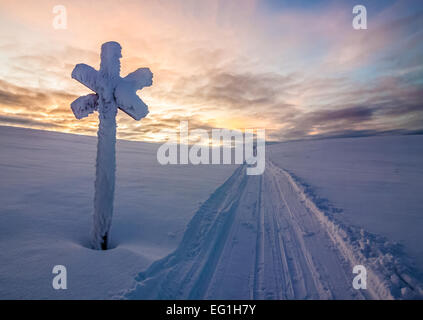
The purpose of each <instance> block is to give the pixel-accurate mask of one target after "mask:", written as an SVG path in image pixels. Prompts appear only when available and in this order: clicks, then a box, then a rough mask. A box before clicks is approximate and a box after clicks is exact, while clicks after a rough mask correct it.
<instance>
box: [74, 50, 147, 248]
mask: <svg viewBox="0 0 423 320" xmlns="http://www.w3.org/2000/svg"><path fill="white" fill-rule="evenodd" d="M121 51H122V48H121V46H120V44H119V43H117V42H106V43H104V44H103V45H102V46H101V64H100V70H99V71H97V70H95V69H94V68H92V67H90V66H88V65H86V64H78V65H76V66H75V68H74V70H73V71H72V78H73V79H75V80H77V81H79V82H80V83H82V84H83V85H85V86H86V87H88V88H89V89H91V90H92V91H94V92H95V94H89V95H87V96H83V97H80V98H78V99H76V100H75V101H74V102H72V104H71V108H72V111H73V113H74V115H75V117H76V118H77V119H82V118H84V117H87V116H88V115H89V114H90V113H93V112H94V111H98V113H99V115H98V117H99V120H100V123H99V128H98V144H97V162H96V179H95V196H94V226H93V234H92V237H93V239H92V245H93V248H94V249H97V250H100V249H102V250H106V249H107V248H108V245H109V241H110V226H111V222H112V216H113V199H114V191H115V171H116V156H115V146H116V115H117V110H118V108H119V109H120V110H122V111H124V112H125V113H127V114H128V115H129V116H131V117H132V118H134V119H135V120H140V119H142V118H144V117H145V116H147V114H148V107H147V105H146V104H145V103H144V102H143V101H142V100H141V99H140V98H139V97H138V96H137V94H136V92H137V90H140V89H142V88H143V87H148V86H151V85H152V84H153V81H152V80H153V74H152V73H151V71H150V69H148V68H140V69H137V70H136V71H134V72H133V73H130V74H129V75H127V76H126V77H125V78H121V77H120V58H121V57H122V54H121Z"/></svg>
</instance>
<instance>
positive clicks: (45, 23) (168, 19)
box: [0, 0, 423, 142]
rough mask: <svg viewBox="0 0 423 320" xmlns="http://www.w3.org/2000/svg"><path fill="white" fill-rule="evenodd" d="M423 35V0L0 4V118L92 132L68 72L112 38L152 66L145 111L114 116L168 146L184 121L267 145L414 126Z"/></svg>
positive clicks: (422, 80) (125, 130) (419, 122)
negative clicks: (361, 11)
mask: <svg viewBox="0 0 423 320" xmlns="http://www.w3.org/2000/svg"><path fill="white" fill-rule="evenodd" d="M357 4H361V5H364V6H365V7H366V8H367V24H368V26H367V27H368V29H367V30H355V29H354V28H353V27H352V21H353V18H354V15H353V13H352V9H353V7H354V6H355V5H357ZM56 5H63V6H64V7H65V8H66V13H67V28H66V29H59V30H58V29H55V28H54V27H53V24H52V22H53V20H54V18H55V16H56V14H54V13H53V8H54V7H55V6H56ZM422 40H423V1H421V0H401V1H396V0H385V1H382V0H381V1H375V0H372V1H363V0H360V1H359V0H357V1H351V0H348V1H347V0H337V1H334V0H332V1H329V0H320V1H310V0H307V1H305V0H297V1H294V0H291V1H287V0H231V1H229V0H156V1H153V0H150V1H146V0H121V1H111V0H103V1H87V0H85V1H81V0H72V1H65V0H60V1H58V0H53V1H50V0H39V1H27V0H20V1H9V0H0V125H11V126H20V127H27V128H35V129H43V130H53V131H61V132H69V133H77V134H88V135H95V134H96V132H97V126H98V117H97V115H96V114H92V115H90V116H89V117H88V118H85V119H83V120H77V119H75V117H74V116H73V113H72V111H71V109H70V104H71V102H72V101H73V100H75V99H76V98H78V97H79V96H81V95H86V94H88V93H90V91H89V89H88V88H86V87H84V86H83V85H81V84H80V83H78V82H76V81H75V80H73V79H71V76H70V75H71V72H72V69H73V68H74V66H75V65H76V64H78V63H86V64H89V65H91V66H93V67H94V68H96V69H98V68H99V64H100V47H101V44H102V43H104V42H107V41H117V42H119V43H120V44H121V45H122V48H123V50H122V55H123V58H122V60H121V64H122V76H125V75H126V74H128V73H130V72H132V71H134V70H135V69H137V68H140V67H149V68H150V69H151V71H152V72H153V73H154V84H153V86H152V87H149V88H144V89H142V90H141V91H139V92H138V94H139V96H140V97H141V98H142V99H143V101H144V102H146V103H147V104H148V105H149V109H150V114H149V115H148V116H147V117H146V118H145V119H143V120H142V121H135V120H133V119H132V118H130V117H128V116H127V115H126V114H125V113H123V112H119V114H118V138H121V139H129V140H142V141H150V142H159V141H164V139H166V137H167V134H166V132H171V131H172V130H177V129H178V127H179V123H180V121H189V128H190V129H197V128H202V129H207V130H210V129H212V128H228V129H235V130H243V129H245V128H256V129H258V128H259V129H266V138H267V140H268V141H286V140H294V139H304V138H315V137H330V136H349V135H368V134H378V133H381V132H387V131H389V132H408V131H419V130H423V41H422Z"/></svg>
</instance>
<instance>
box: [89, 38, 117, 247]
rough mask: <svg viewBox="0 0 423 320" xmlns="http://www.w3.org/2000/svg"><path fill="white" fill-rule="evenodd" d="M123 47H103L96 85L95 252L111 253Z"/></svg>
mask: <svg viewBox="0 0 423 320" xmlns="http://www.w3.org/2000/svg"><path fill="white" fill-rule="evenodd" d="M121 49H122V48H121V46H120V44H118V43H117V42H106V43H104V44H103V45H102V46H101V64H100V73H99V77H98V79H97V83H96V85H97V86H98V92H97V94H98V95H99V100H98V113H99V116H98V117H99V120H100V123H99V128H98V133H97V134H98V144H97V162H96V179H95V195H94V230H93V248H94V249H97V250H107V249H108V247H109V242H110V226H111V224H112V217H113V202H114V193H115V173H116V150H115V149H116V115H117V104H116V100H115V97H114V91H115V88H116V84H117V81H118V79H119V78H120V76H119V74H120V61H119V60H120V58H121V57H122V54H121Z"/></svg>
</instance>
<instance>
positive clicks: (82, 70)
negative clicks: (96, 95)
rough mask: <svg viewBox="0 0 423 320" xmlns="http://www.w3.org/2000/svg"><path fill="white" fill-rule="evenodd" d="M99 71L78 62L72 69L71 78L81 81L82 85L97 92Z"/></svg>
mask: <svg viewBox="0 0 423 320" xmlns="http://www.w3.org/2000/svg"><path fill="white" fill-rule="evenodd" d="M98 77H99V73H98V71H97V70H95V69H94V68H93V67H90V66H89V65H86V64H83V63H80V64H77V65H76V66H75V68H74V69H73V71H72V78H73V79H75V80H77V81H79V82H80V83H82V84H83V85H84V86H86V87H88V88H90V89H91V90H92V91H94V92H97V91H98V89H99V87H98V84H97V82H98Z"/></svg>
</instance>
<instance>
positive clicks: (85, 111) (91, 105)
mask: <svg viewBox="0 0 423 320" xmlns="http://www.w3.org/2000/svg"><path fill="white" fill-rule="evenodd" d="M71 108H72V111H73V114H74V115H75V118H77V119H78V120H79V119H82V118H85V117H88V115H89V114H91V113H93V112H94V111H96V110H97V109H98V95H97V94H95V93H92V94H89V95H86V96H83V97H79V98H78V99H76V100H75V101H74V102H72V103H71Z"/></svg>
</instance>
